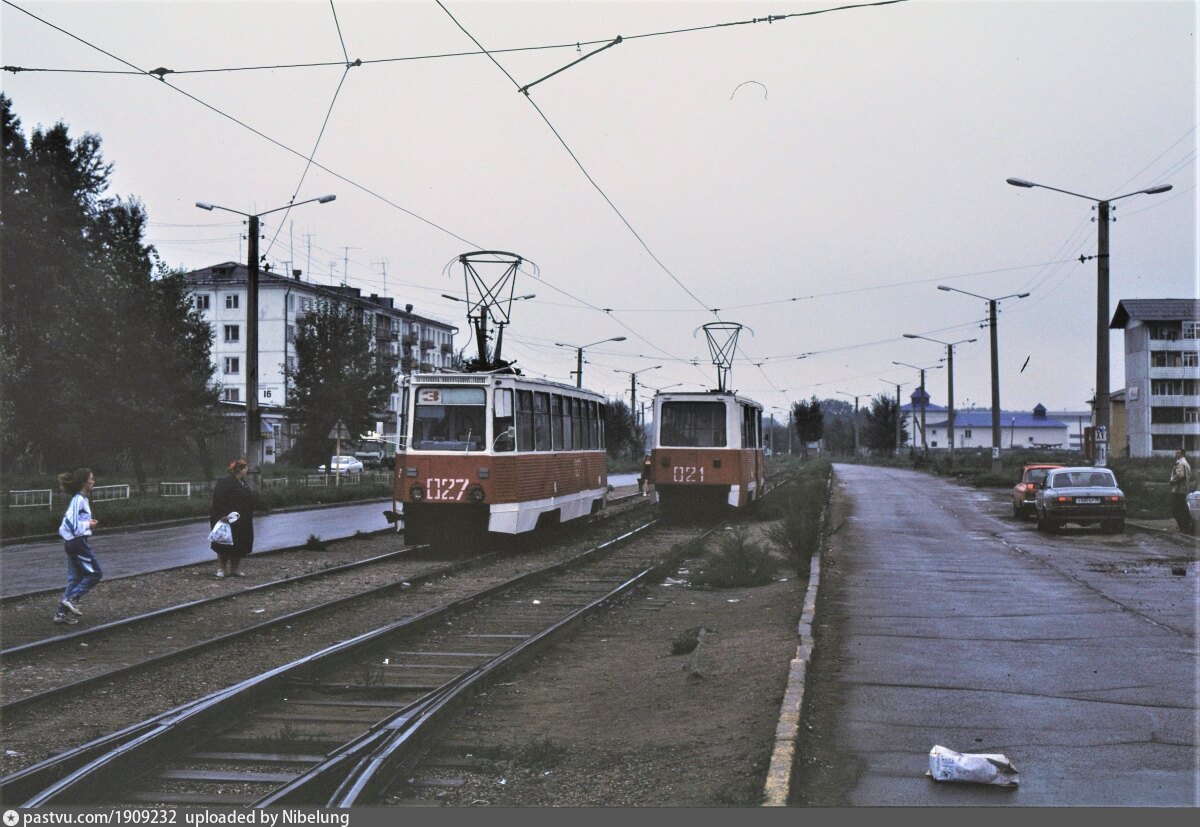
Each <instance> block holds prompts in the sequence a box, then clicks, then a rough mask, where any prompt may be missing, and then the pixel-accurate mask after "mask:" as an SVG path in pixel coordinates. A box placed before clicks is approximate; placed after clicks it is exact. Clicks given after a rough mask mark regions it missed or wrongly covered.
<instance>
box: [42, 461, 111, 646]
mask: <svg viewBox="0 0 1200 827" xmlns="http://www.w3.org/2000/svg"><path fill="white" fill-rule="evenodd" d="M58 484H59V487H61V488H62V490H63V493H64V494H68V495H69V496H70V497H71V501H70V502H69V503H68V504H67V510H66V513H65V514H63V519H62V522H61V523H60V524H59V526H58V536H59V537H62V538H63V541H64V543H65V548H66V552H67V587H66V588H65V589H63V593H62V598H61V599H60V600H59V601H58V610H57V611H56V612H55V613H54V622H55V623H67V624H71V625H74V624H76V623H78V622H79V617H80V615H82V614H83V611H82V610H80V608H79V601H80V599H81V598H82V597H83V596H84V595H85V594H87V593H88V592H90V591H91V590H92V588H93V587H95V585H96V584H97V583H99V582H100V578H101V577H103V576H104V573H103V572H102V571H101V570H100V561H99V560H97V559H96V552H94V551H93V550H92V546H91V544H90V543H89V542H88V538H89V537H91V536H92V529H93V528H95V527H96V525H97V524H98V523H99V522H100V521H99V520H97V519H95V518H94V517H92V506H91V503H89V502H88V495H89V494H91V493H92V486H94V485H95V484H96V475H95V474H93V473H92V472H91V469H89V468H79V469H76V470H75V471H71V472H70V473H66V474H59V475H58Z"/></svg>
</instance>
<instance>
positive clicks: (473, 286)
mask: <svg viewBox="0 0 1200 827" xmlns="http://www.w3.org/2000/svg"><path fill="white" fill-rule="evenodd" d="M523 261H524V259H522V258H521V256H519V255H517V254H516V253H506V252H503V251H502V250H476V251H475V252H473V253H463V254H461V255H460V256H459V257H458V262H459V263H460V264H461V265H462V267H463V288H464V293H465V294H466V298H465V299H459V298H458V297H456V296H446V298H450V299H454V300H455V301H465V302H466V303H467V321H468V322H470V323H471V326H472V327H474V329H475V347H476V351H477V355H476V357H475V359H473V360H471V361H469V362H467V364H466V369H467V370H468V371H471V372H483V371H493V372H507V373H516V372H517V370H516V369H515V368H512V367H511V365H512V363H511V362H506V361H505V360H504V359H503V358H502V356H501V350H502V348H503V347H504V328H505V326H506V325H508V323H509V322H510V320H511V318H512V316H511V313H512V303H513V301H515V300H518V299H525V298H532V296H516V297H514V296H513V291H514V289H515V288H516V274H517V270H518V269H519V268H520V266H521V264H522V262H523ZM489 319H490V320H491V322H492V324H494V325H495V327H496V347H495V348H494V350H493V351H492V352H491V353H489V352H488V320H489Z"/></svg>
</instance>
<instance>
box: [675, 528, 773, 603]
mask: <svg viewBox="0 0 1200 827" xmlns="http://www.w3.org/2000/svg"><path fill="white" fill-rule="evenodd" d="M777 568H778V562H777V561H776V559H775V557H774V556H773V555H772V554H771V546H770V545H768V544H766V543H757V542H754V541H753V540H751V539H750V538H749V537H748V536H747V535H746V530H745V529H744V528H742V527H740V526H739V527H737V528H734V529H732V530H729V531H726V532H725V534H724V536H722V537H721V539H720V540H719V541H718V543H717V548H716V550H715V551H712V552H710V553H708V554H706V555H705V556H704V558H703V559H702V560H701V561H700V571H699V572H698V573H696V574H694V575H692V583H693V585H696V586H700V587H701V588H710V589H731V588H738V587H743V586H765V585H766V584H767V583H770V582H772V581H773V580H774V579H775V572H776V570H777Z"/></svg>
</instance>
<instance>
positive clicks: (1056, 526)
mask: <svg viewBox="0 0 1200 827" xmlns="http://www.w3.org/2000/svg"><path fill="white" fill-rule="evenodd" d="M1064 525H1066V523H1064V522H1063V521H1062V520H1052V519H1050V518H1049V517H1047V518H1046V533H1047V534H1057V533H1058V532H1060V531H1062V530H1063V526H1064Z"/></svg>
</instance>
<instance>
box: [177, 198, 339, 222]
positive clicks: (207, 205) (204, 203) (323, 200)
mask: <svg viewBox="0 0 1200 827" xmlns="http://www.w3.org/2000/svg"><path fill="white" fill-rule="evenodd" d="M336 199H337V196H336V195H321V196H318V197H316V198H309V199H308V200H307V201H297V202H296V203H294V204H284V205H283V206H282V207H276V208H275V209H273V210H267V211H266V212H259V213H249V212H242V211H241V210H233V209H230V208H229V207H222V206H221V205H220V204H210V203H208V202H207V201H197V202H196V206H197V207H199V208H200V209H202V210H208V211H209V212H212V211H213V210H224V211H225V212H231V213H234V214H235V215H244V216H246V218H254V217H255V216H259V217H261V216H264V215H270V214H271V213H273V212H279V211H280V210H287V209H291V208H292V207H299V206H300V205H301V204H311V203H312V202H314V201H316V202H318V203H320V204H328V203H329V202H330V201H334V200H336Z"/></svg>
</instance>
